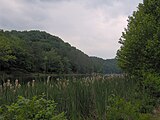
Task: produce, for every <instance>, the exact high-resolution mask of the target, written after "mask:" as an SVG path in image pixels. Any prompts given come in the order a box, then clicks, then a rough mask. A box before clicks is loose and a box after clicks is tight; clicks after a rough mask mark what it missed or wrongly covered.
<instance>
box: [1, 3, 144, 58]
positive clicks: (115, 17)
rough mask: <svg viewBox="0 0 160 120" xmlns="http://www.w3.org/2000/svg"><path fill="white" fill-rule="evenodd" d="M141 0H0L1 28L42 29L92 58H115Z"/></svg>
mask: <svg viewBox="0 0 160 120" xmlns="http://www.w3.org/2000/svg"><path fill="white" fill-rule="evenodd" d="M140 2H142V0H0V29H4V30H13V29H14V30H42V31H46V32H48V33H50V34H52V35H56V36H59V37H60V38H62V39H63V40H64V41H65V42H68V43H70V44H71V45H72V46H75V47H77V48H78V49H80V50H81V51H83V52H84V53H86V54H88V55H89V56H97V57H101V58H104V59H108V58H114V57H115V56H116V51H117V50H118V48H119V47H120V45H119V44H118V40H119V38H120V36H121V33H122V31H123V30H124V28H125V27H126V25H127V18H128V16H129V15H132V12H133V11H135V10H136V9H137V6H138V4H139V3H140Z"/></svg>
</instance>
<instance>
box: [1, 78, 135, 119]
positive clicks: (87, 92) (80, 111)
mask: <svg viewBox="0 0 160 120" xmlns="http://www.w3.org/2000/svg"><path fill="white" fill-rule="evenodd" d="M7 82H8V84H7ZM20 84H21V82H19V81H18V82H16V81H10V84H9V81H6V83H5V84H3V87H2V85H1V87H0V105H2V104H10V103H12V102H14V101H15V100H16V98H17V96H18V95H21V96H24V97H26V98H31V97H33V96H35V95H41V94H45V95H46V98H47V99H54V100H55V102H56V103H57V109H58V112H62V111H64V112H65V113H66V116H67V117H68V119H72V120H80V119H100V120H103V119H104V120H105V118H106V110H107V106H108V105H109V102H108V101H109V97H110V96H111V95H117V96H120V97H123V98H125V99H126V100H132V99H134V97H135V94H136V91H135V87H136V84H135V83H134V81H132V80H129V79H126V78H125V77H122V76H121V77H105V76H99V75H97V76H90V77H82V78H75V77H72V78H63V79H59V78H56V79H54V78H52V77H48V78H46V79H45V80H42V79H41V80H31V81H28V82H25V83H23V84H21V85H20Z"/></svg>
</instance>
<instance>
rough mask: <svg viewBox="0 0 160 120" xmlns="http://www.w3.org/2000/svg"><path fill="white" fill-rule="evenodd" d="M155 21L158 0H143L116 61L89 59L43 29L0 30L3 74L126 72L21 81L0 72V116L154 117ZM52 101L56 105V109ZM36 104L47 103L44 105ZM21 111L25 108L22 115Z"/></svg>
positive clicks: (157, 77)
mask: <svg viewBox="0 0 160 120" xmlns="http://www.w3.org/2000/svg"><path fill="white" fill-rule="evenodd" d="M159 22H160V1H157V0H144V3H143V4H142V3H141V4H139V6H138V10H137V11H135V12H133V15H132V16H130V17H129V19H128V26H127V28H126V29H125V32H123V33H122V37H121V38H120V41H119V42H120V44H122V46H121V48H120V49H119V50H118V52H117V57H116V59H110V60H103V59H101V58H97V57H89V56H88V55H86V54H84V53H83V52H81V51H80V50H78V49H76V48H75V47H72V46H71V45H70V44H68V43H65V42H63V41H62V40H61V39H60V38H58V37H56V36H52V35H50V34H48V33H46V32H40V31H23V32H19V31H3V30H1V31H0V70H1V71H2V72H5V73H9V74H14V71H16V72H17V71H18V72H22V73H41V74H43V73H45V74H46V75H47V74H75V73H76V74H88V75H89V74H90V73H122V72H121V69H122V70H123V72H124V73H125V74H123V75H121V76H117V77H116V76H108V75H99V74H92V76H88V77H80V78H75V77H72V78H63V79H58V78H57V79H54V78H53V76H52V77H48V78H47V79H44V80H41V79H36V81H35V80H33V81H21V82H23V83H21V82H20V81H18V80H15V81H10V80H7V81H5V80H6V79H4V78H5V76H2V79H1V81H2V84H1V86H0V103H1V104H0V106H1V107H0V112H1V113H3V114H2V115H1V116H0V117H1V118H2V119H4V118H6V119H12V118H13V119H14V117H20V118H22V119H28V118H26V116H27V115H30V112H32V113H33V114H34V118H35V117H36V118H35V119H39V118H46V119H50V118H52V117H53V119H54V117H58V118H57V119H65V117H64V116H66V118H67V119H71V120H77V119H78V120H81V119H83V120H93V119H95V120H106V119H107V120H152V116H154V117H153V119H159V113H160V112H159V111H160V110H159V105H160V68H159V67H160V57H159V56H160V49H159V45H160V34H159V33H160V24H159ZM117 61H118V64H119V66H120V67H121V69H120V68H118V66H117ZM3 75H4V74H3ZM41 94H45V95H46V97H45V98H46V99H44V98H40V99H38V97H33V96H39V95H41ZM19 95H20V96H24V97H25V98H23V97H20V99H18V101H17V102H16V100H17V97H18V96H19ZM30 99H31V100H30ZM53 100H55V102H56V103H57V107H56V110H55V103H54V101H53ZM30 102H31V106H32V105H33V103H35V104H37V105H36V106H34V107H35V109H37V111H34V110H33V109H32V108H31V107H30V104H27V103H30ZM40 102H44V103H45V104H48V103H49V104H50V105H49V106H43V105H44V104H43V103H42V104H40ZM19 103H23V104H19ZM23 105H24V106H23ZM28 105H29V106H28ZM41 105H42V106H41ZM28 107H29V108H28ZM39 107H40V108H41V107H44V108H45V107H49V108H47V109H48V111H45V110H44V111H43V109H42V111H40V114H39V113H37V112H39V111H38V109H39ZM26 109H27V110H28V109H29V111H28V112H29V113H28V114H27V115H25V114H26V113H27V112H26ZM47 109H46V110H47ZM51 109H52V110H53V111H52V110H51ZM3 111H4V112H3ZM14 113H17V114H16V115H17V116H16V115H15V114H14ZM32 113H31V114H32ZM7 114H8V115H7ZM153 114H154V115H153ZM31 116H32V115H31ZM7 117H8V118H7ZM37 117H38V118H37ZM48 117H49V118H48ZM20 118H19V119H20ZM31 119H32V118H31Z"/></svg>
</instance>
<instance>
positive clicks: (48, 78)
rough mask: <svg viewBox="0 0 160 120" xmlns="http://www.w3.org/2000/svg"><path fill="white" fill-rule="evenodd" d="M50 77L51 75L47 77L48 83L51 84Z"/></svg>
mask: <svg viewBox="0 0 160 120" xmlns="http://www.w3.org/2000/svg"><path fill="white" fill-rule="evenodd" d="M50 77H51V76H48V77H47V84H49V80H50Z"/></svg>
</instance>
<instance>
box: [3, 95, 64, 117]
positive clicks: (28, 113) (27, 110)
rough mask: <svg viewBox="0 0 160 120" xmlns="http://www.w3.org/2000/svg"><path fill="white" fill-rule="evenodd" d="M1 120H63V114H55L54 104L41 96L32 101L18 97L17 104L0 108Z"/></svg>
mask: <svg viewBox="0 0 160 120" xmlns="http://www.w3.org/2000/svg"><path fill="white" fill-rule="evenodd" d="M0 114H1V115H0V119H1V120H65V116H64V113H63V112H62V113H60V114H58V113H57V112H56V103H55V102H54V101H53V100H46V99H45V98H44V97H43V96H39V97H37V96H35V97H33V98H32V99H25V98H24V97H22V96H19V97H18V100H17V102H15V103H12V104H11V105H4V106H1V107H0Z"/></svg>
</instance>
